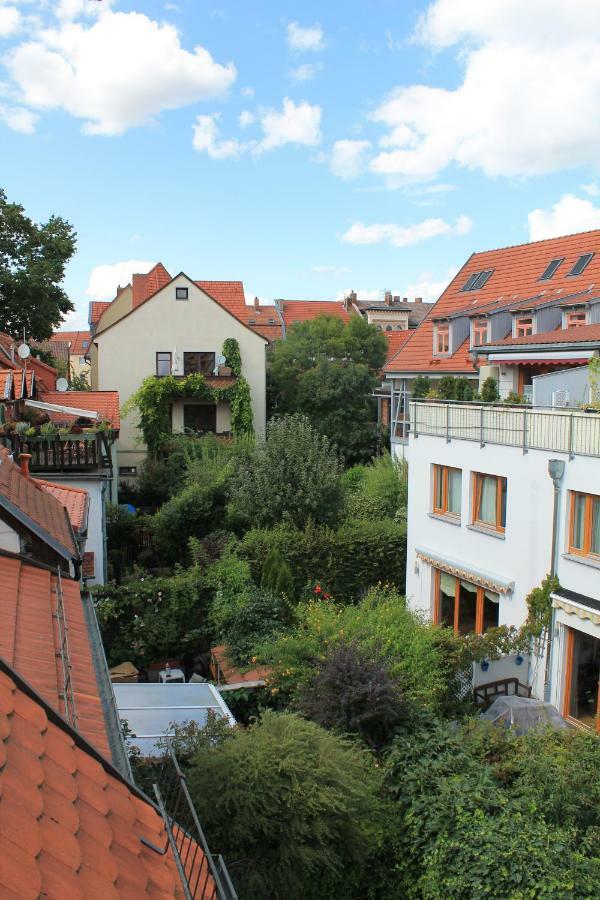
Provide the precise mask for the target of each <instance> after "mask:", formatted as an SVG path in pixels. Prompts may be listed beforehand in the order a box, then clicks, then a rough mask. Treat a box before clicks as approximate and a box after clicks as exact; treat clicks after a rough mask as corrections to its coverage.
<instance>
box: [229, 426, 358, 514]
mask: <svg viewBox="0 0 600 900" xmlns="http://www.w3.org/2000/svg"><path fill="white" fill-rule="evenodd" d="M340 475H341V464H340V461H339V458H338V456H337V453H336V452H335V451H334V450H333V449H332V447H331V445H330V443H329V441H328V440H327V438H325V437H323V436H322V435H320V434H319V432H318V431H316V429H314V428H313V427H312V425H311V424H310V422H309V421H308V419H307V418H306V417H305V416H301V415H292V416H286V417H285V418H282V419H277V420H274V421H272V422H270V423H269V424H268V426H267V435H266V439H265V440H264V441H261V442H259V443H258V444H257V445H256V449H255V450H254V452H253V453H252V454H250V455H249V456H248V458H247V459H244V460H243V461H242V462H240V463H238V465H237V467H236V471H235V474H234V476H233V479H232V483H231V488H230V496H231V502H232V507H233V510H234V511H235V512H236V513H237V514H238V515H239V516H240V518H241V519H243V520H245V521H246V522H252V523H256V524H258V525H263V526H267V527H269V526H273V525H277V524H279V523H280V522H286V523H290V524H293V525H295V526H297V527H302V526H304V525H305V524H306V523H307V521H308V520H309V519H312V520H313V521H315V522H326V523H333V522H336V521H337V519H338V518H339V515H340V509H341V506H342V487H341V482H340Z"/></svg>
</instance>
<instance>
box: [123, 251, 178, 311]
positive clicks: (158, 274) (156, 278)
mask: <svg viewBox="0 0 600 900" xmlns="http://www.w3.org/2000/svg"><path fill="white" fill-rule="evenodd" d="M169 281H171V276H170V275H169V273H168V272H167V270H166V269H165V267H164V266H163V264H162V263H160V262H159V263H156V265H155V266H153V267H152V268H151V269H150V271H149V272H148V273H147V274H146V275H139V274H136V275H134V276H133V278H132V279H131V286H132V288H133V301H132V304H133V309H135V308H136V306H139V305H140V304H141V303H144V302H145V301H146V300H147V299H148V297H151V296H152V294H155V293H156V292H157V291H159V290H160V289H161V288H163V287H164V286H165V284H168V283H169Z"/></svg>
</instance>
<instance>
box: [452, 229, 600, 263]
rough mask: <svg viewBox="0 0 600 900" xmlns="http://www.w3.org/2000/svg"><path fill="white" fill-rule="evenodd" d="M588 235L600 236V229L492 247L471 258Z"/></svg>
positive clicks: (475, 252) (474, 254)
mask: <svg viewBox="0 0 600 900" xmlns="http://www.w3.org/2000/svg"><path fill="white" fill-rule="evenodd" d="M586 234H598V235H600V228H588V229H587V230H586V231H574V232H572V233H571V234H559V235H555V237H550V238H541V240H539V241H522V242H521V243H520V244H506V245H505V246H503V247H492V248H491V249H490V250H474V251H473V253H472V254H471V256H470V257H469V258H470V259H472V258H473V257H474V256H483V254H484V253H496V252H499V251H501V250H516V249H517V248H518V247H535V246H537V245H538V244H549V243H550V242H551V241H564V240H567V239H568V238H573V237H579V236H581V235H586Z"/></svg>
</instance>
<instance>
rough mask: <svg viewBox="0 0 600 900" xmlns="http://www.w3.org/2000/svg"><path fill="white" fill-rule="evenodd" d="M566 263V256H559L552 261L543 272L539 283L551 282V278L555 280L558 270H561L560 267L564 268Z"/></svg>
mask: <svg viewBox="0 0 600 900" xmlns="http://www.w3.org/2000/svg"><path fill="white" fill-rule="evenodd" d="M564 261H565V258H564V256H560V257H559V256H557V257H556V258H555V259H551V260H550V262H549V263H548V265H547V266H546V268H545V269H544V271H543V272H542V274H541V275H540V277H539V278H538V281H550V279H551V278H554V276H555V275H556V273H557V272H558V270H559V269H560V267H561V266H562V264H563V263H564ZM553 266H554V268H552V267H553ZM546 273H549V274H546Z"/></svg>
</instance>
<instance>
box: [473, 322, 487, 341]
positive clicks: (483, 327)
mask: <svg viewBox="0 0 600 900" xmlns="http://www.w3.org/2000/svg"><path fill="white" fill-rule="evenodd" d="M489 330H490V323H489V320H488V319H475V320H474V321H473V341H472V346H473V347H481V346H482V345H483V344H487V342H488V335H489ZM482 335H484V339H483V340H478V338H480V337H481V336H482Z"/></svg>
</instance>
